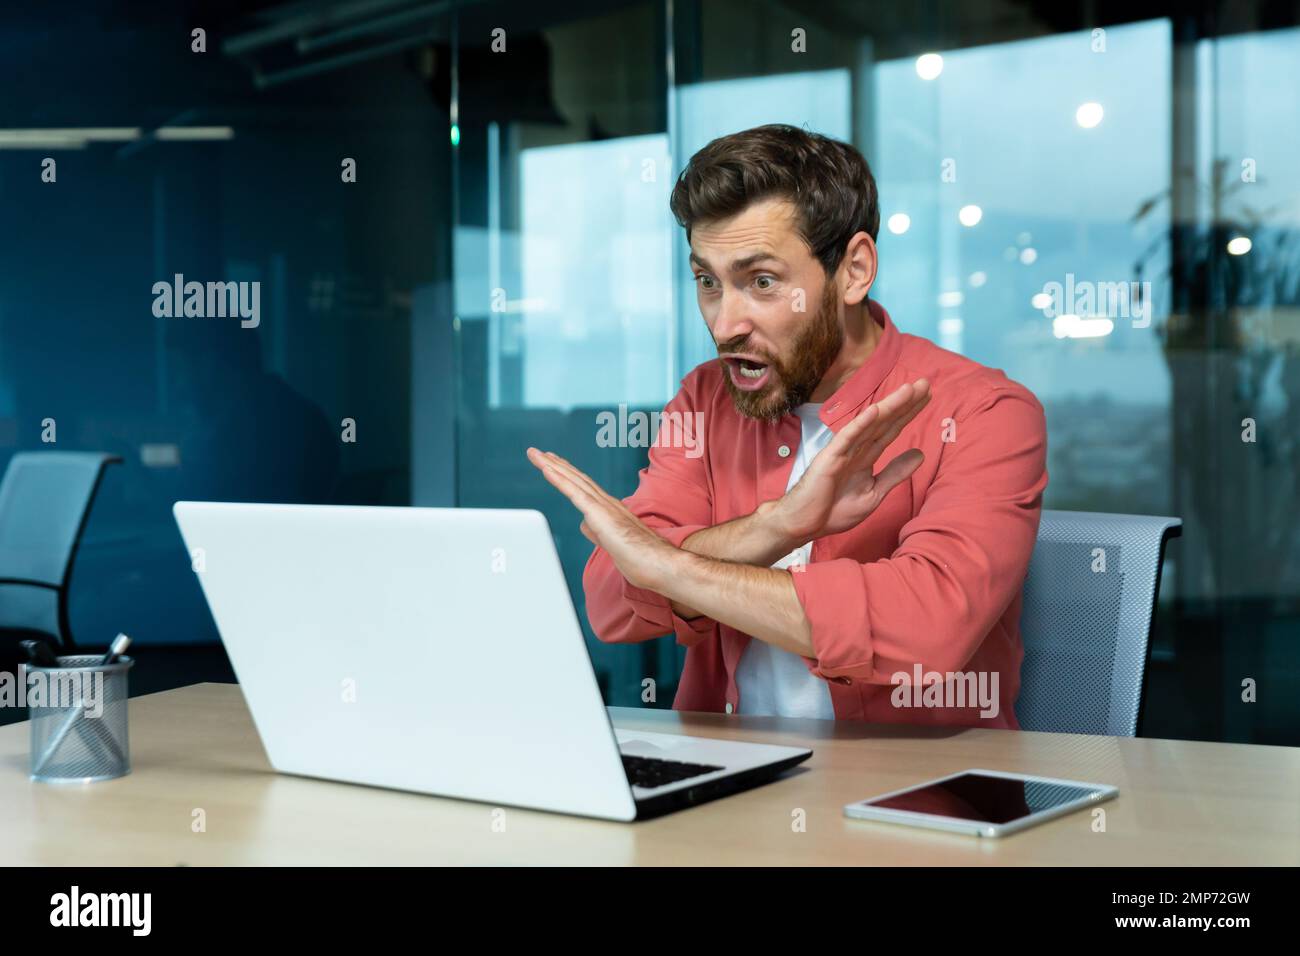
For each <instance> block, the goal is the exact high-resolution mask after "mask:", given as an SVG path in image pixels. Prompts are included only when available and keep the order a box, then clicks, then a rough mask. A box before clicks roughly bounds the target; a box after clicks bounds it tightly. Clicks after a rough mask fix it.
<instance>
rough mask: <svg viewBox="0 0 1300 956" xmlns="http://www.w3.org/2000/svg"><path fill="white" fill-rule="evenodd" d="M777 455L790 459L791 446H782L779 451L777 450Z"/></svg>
mask: <svg viewBox="0 0 1300 956" xmlns="http://www.w3.org/2000/svg"><path fill="white" fill-rule="evenodd" d="M776 453H777V454H778V455H780V456H781V457H782V458H789V457H790V446H789V445H782V446H781V447H780V448H778V449H777V450H776Z"/></svg>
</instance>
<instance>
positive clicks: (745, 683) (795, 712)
mask: <svg viewBox="0 0 1300 956" xmlns="http://www.w3.org/2000/svg"><path fill="white" fill-rule="evenodd" d="M820 411H821V405H820V404H816V405H814V404H812V403H809V404H806V405H800V406H799V407H798V408H796V409H795V414H796V415H798V416H799V421H800V423H801V424H802V426H803V429H802V436H801V439H800V441H799V453H798V455H797V456H796V457H795V460H794V469H793V470H792V471H791V472H790V481H789V483H788V484H787V485H786V490H787V491H789V490H790V489H791V488H793V487H794V485H795V482H797V481H798V480H799V476H800V475H802V474H803V473H804V472H805V471H806V470H807V469H808V466H809V465H810V464H811V463H812V460H813V459H814V458H816V457H817V454H818V452H820V451H821V450H822V449H823V448H825V447H826V446H827V445H829V444H830V442H831V439H832V438H834V437H835V433H834V432H832V431H831V430H830V429H829V428H828V427H827V426H825V425H823V424H822V421H821V419H820V418H818V417H817V414H818V412H820ZM811 555H812V542H811V541H809V542H808V543H807V544H805V545H804V546H803V547H801V548H796V549H795V550H794V551H791V552H790V553H789V554H787V555H786V556H785V557H784V558H782V559H781V560H780V561H778V562H776V564H774V565H772V567H774V568H785V567H789V566H790V565H791V564H795V563H799V564H808V563H809V558H810V557H811ZM736 687H737V689H738V690H739V692H740V706H739V708H738V710H737V713H741V714H766V715H770V716H772V715H774V716H779V717H816V718H819V719H821V720H834V719H835V708H834V707H833V706H832V705H831V691H830V687H829V686H828V685H827V683H826V682H825V681H824V680H822V679H821V678H819V677H814V676H813V675H812V674H810V673H808V665H807V664H805V663H804V660H803V658H802V657H800V656H799V655H798V654H792V653H791V652H790V651H783V650H781V649H780V648H777V647H773V646H772V645H771V644H768V643H766V642H765V641H760V640H758V639H757V638H755V639H753V640H751V641H750V642H749V646H748V647H746V648H745V653H744V654H743V655H742V656H741V658H740V665H739V666H738V667H737V668H736Z"/></svg>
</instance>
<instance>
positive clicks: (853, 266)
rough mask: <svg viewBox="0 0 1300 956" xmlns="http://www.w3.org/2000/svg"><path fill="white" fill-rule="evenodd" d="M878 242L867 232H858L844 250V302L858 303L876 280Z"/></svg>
mask: <svg viewBox="0 0 1300 956" xmlns="http://www.w3.org/2000/svg"><path fill="white" fill-rule="evenodd" d="M876 261H877V260H876V244H875V243H874V242H872V241H871V237H870V236H869V235H867V234H866V233H865V232H856V233H854V234H853V238H852V239H850V240H849V244H848V246H847V247H846V248H845V250H844V261H843V262H842V263H840V267H841V268H842V269H843V270H844V279H845V286H844V303H845V304H846V305H857V304H858V303H859V302H861V301H862V300H863V299H865V298H866V297H867V293H868V292H870V291H871V287H872V285H874V284H875V281H876Z"/></svg>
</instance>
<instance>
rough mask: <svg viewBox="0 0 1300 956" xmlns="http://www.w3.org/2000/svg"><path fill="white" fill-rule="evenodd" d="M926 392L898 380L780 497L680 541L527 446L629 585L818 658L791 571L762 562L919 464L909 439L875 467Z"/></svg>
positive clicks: (864, 504) (922, 385) (844, 526)
mask: <svg viewBox="0 0 1300 956" xmlns="http://www.w3.org/2000/svg"><path fill="white" fill-rule="evenodd" d="M929 400H930V387H929V383H928V382H926V380H925V379H920V380H919V381H917V382H915V383H913V384H908V385H903V386H902V387H901V388H899V389H897V390H896V391H894V392H893V393H891V394H890V395H889V396H888V397H887V398H885V399H883V400H882V401H880V402H878V403H876V404H874V405H870V406H868V407H867V408H865V409H864V410H863V411H862V412H860V413H859V414H858V415H857V417H855V418H854V419H853V420H852V421H851V422H849V423H848V424H847V425H845V426H844V427H843V428H842V429H840V431H839V433H838V434H836V436H835V437H834V438H833V439H832V440H831V442H830V444H828V445H827V446H826V448H825V449H823V450H822V452H821V453H820V454H819V455H817V457H816V458H814V459H813V462H812V464H811V465H810V466H809V467H808V470H807V471H806V472H804V474H803V476H802V477H801V478H800V479H799V481H798V483H796V484H795V486H794V487H793V488H791V489H790V490H789V491H788V492H786V494H785V495H784V496H782V497H781V498H777V499H774V500H772V501H767V502H764V503H763V504H761V505H759V507H758V508H757V509H756V510H755V511H754V512H753V513H752V514H749V515H746V516H744V517H742V518H737V519H735V520H733V521H728V522H725V523H723V524H720V525H716V526H714V527H712V528H705V529H703V530H701V531H697V532H695V533H694V534H692V535H691V536H690V537H689V538H687V539H686V540H685V541H684V542H682V547H680V548H677V547H674V546H673V545H672V544H670V543H669V542H667V541H665V540H664V539H663V538H662V537H660V536H659V535H658V534H656V533H655V532H654V531H653V530H652V529H651V528H649V527H647V526H646V525H645V524H644V523H643V522H642V521H641V520H640V519H639V518H637V517H636V515H634V514H633V513H632V512H631V511H630V510H629V509H628V508H627V506H626V505H624V504H623V503H622V502H621V501H619V500H618V499H617V498H615V497H613V496H612V495H610V494H608V493H607V492H606V491H605V490H604V489H603V488H601V487H600V486H599V485H598V484H596V482H594V481H593V480H592V479H591V478H590V477H588V476H587V475H585V474H584V473H583V472H581V471H579V470H578V469H577V468H575V467H574V466H573V465H572V464H570V463H569V462H568V461H566V460H564V459H563V458H561V457H559V456H558V455H555V454H552V453H551V452H543V451H539V450H537V449H536V448H530V449H528V460H529V461H530V462H532V463H533V465H535V466H536V467H537V468H538V469H540V470H541V472H542V474H543V475H544V476H545V478H546V480H547V481H549V482H550V483H551V484H552V485H554V486H555V488H556V489H558V490H559V491H560V492H561V493H562V494H563V495H564V496H565V497H566V498H568V499H569V501H570V502H572V504H573V505H574V507H576V508H577V509H578V510H579V511H580V512H582V518H583V520H582V525H581V530H582V533H583V534H584V535H585V536H586V537H587V538H588V540H590V541H591V542H592V543H594V544H596V545H597V546H598V547H600V548H603V549H604V551H605V552H606V553H607V554H608V555H609V556H610V558H611V559H612V560H613V562H614V564H615V566H616V567H617V568H618V570H619V572H620V573H621V574H622V575H623V577H624V578H626V579H627V581H628V582H629V583H630V584H632V585H633V586H634V587H641V588H646V589H648V590H651V591H655V592H657V593H659V594H662V595H663V596H664V597H666V598H668V599H669V601H671V602H672V605H673V609H674V610H675V611H676V612H677V613H678V614H679V615H681V616H682V617H688V618H689V617H697V616H699V615H701V614H703V615H706V616H708V617H710V618H712V619H714V620H715V621H720V622H721V623H723V624H727V625H729V626H731V627H734V628H736V629H737V630H739V631H742V632H743V633H746V634H749V635H750V636H751V637H755V638H758V639H759V640H761V641H765V642H767V643H768V644H771V645H772V646H774V647H779V648H781V649H782V650H786V651H791V652H793V653H796V654H800V655H802V656H804V657H815V656H816V654H815V652H814V650H813V645H812V638H811V627H810V625H809V622H808V618H807V616H806V615H805V614H804V610H803V607H802V605H800V603H799V599H798V597H797V595H796V593H795V588H794V582H793V580H792V579H791V576H790V573H789V572H788V571H784V570H776V569H773V568H771V567H770V566H769V565H771V564H772V563H773V562H774V561H777V560H778V559H780V558H781V557H783V556H784V555H786V554H789V553H790V552H791V551H792V550H794V549H795V548H798V547H801V546H802V545H804V544H805V543H807V542H808V541H812V540H814V539H816V538H820V537H825V536H826V535H831V534H838V533H840V532H842V531H847V530H848V529H850V528H853V527H855V526H857V525H858V524H860V523H861V522H862V521H863V520H865V519H866V517H867V516H868V515H869V514H871V513H872V512H873V511H875V510H876V508H877V507H879V505H880V503H881V502H882V501H884V499H885V496H886V495H887V494H888V493H889V492H890V490H891V489H893V488H894V487H895V486H896V485H898V484H899V483H900V482H902V481H904V480H906V479H907V478H908V476H910V475H911V474H912V473H913V472H914V471H916V469H917V467H919V466H920V464H921V461H922V459H923V456H922V454H921V452H920V450H919V449H916V448H912V449H909V450H908V451H905V452H903V453H902V454H901V455H898V456H897V457H896V458H894V459H893V460H892V461H890V462H889V464H887V465H886V466H885V467H884V468H883V469H881V471H880V472H879V473H878V474H874V475H873V474H872V472H873V469H874V467H875V463H876V461H877V460H878V459H879V458H880V456H881V454H883V452H884V450H885V449H886V448H887V447H888V446H889V444H890V443H891V442H893V440H894V439H895V438H897V437H898V435H899V433H900V432H901V431H902V429H903V427H904V426H905V425H906V424H907V423H908V422H910V421H911V420H912V419H913V418H914V417H916V415H917V413H918V412H920V410H921V409H922V408H924V407H925V405H926V403H927V402H929Z"/></svg>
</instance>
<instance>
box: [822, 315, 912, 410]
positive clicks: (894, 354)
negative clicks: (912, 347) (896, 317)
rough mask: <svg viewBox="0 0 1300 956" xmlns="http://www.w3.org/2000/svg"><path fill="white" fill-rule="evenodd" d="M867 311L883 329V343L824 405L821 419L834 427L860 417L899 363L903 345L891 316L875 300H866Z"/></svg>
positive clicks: (880, 341)
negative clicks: (868, 402)
mask: <svg viewBox="0 0 1300 956" xmlns="http://www.w3.org/2000/svg"><path fill="white" fill-rule="evenodd" d="M867 309H868V310H869V311H870V313H871V317H872V318H873V319H875V321H876V324H877V325H879V326H880V327H881V329H882V332H881V335H880V340H879V341H878V342H876V348H875V350H874V351H873V352H872V353H871V355H869V356H868V357H867V360H866V361H865V362H863V363H862V365H861V366H859V368H858V370H857V371H856V372H854V373H853V374H852V375H850V376H849V380H848V381H847V382H845V383H844V384H843V385H841V386H840V387H839V388H837V389H836V390H835V392H834V393H833V394H832V395H831V397H830V398H828V399H826V401H825V402H824V403H822V410H821V420H822V421H823V422H825V423H826V424H827V425H829V426H830V427H831V428H836V427H838V426H839V425H840V424H841V423H842V422H845V421H848V419H849V418H850V417H851V416H853V415H855V414H857V412H858V410H859V409H861V408H862V405H863V404H864V403H865V402H866V401H867V400H869V399H870V398H871V396H872V395H874V394H875V393H876V389H878V388H879V387H880V383H881V382H883V381H884V380H885V376H886V375H888V374H889V373H890V372H891V371H892V370H893V368H894V366H895V365H897V364H898V356H899V352H900V351H901V350H902V347H903V342H902V337H901V336H900V335H899V332H898V330H897V329H896V328H894V323H893V322H892V321H891V320H890V318H889V313H888V312H886V311H885V307H884V306H883V305H881V304H880V303H879V302H877V301H875V300H874V299H868V300H867Z"/></svg>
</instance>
